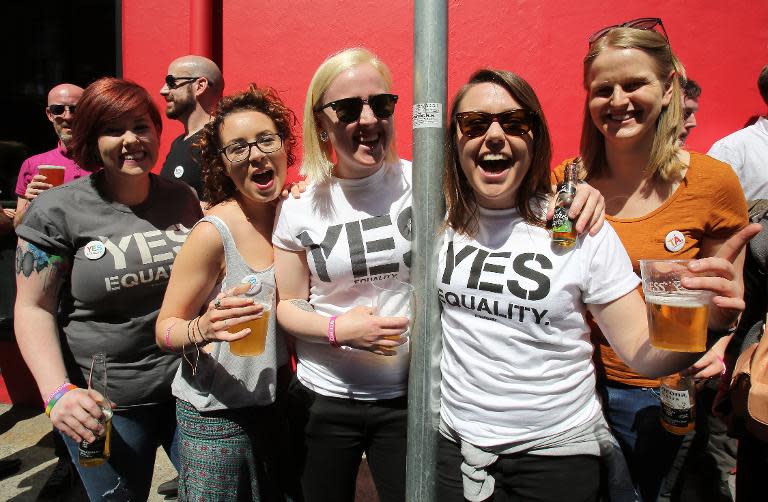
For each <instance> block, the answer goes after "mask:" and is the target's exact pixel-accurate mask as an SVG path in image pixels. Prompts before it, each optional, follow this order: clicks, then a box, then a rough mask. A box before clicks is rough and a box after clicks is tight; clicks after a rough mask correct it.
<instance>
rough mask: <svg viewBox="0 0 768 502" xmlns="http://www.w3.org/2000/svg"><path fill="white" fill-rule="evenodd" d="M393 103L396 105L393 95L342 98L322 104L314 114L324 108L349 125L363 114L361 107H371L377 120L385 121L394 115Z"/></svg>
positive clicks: (395, 97) (395, 96)
mask: <svg viewBox="0 0 768 502" xmlns="http://www.w3.org/2000/svg"><path fill="white" fill-rule="evenodd" d="M395 103H397V95H395V94H374V95H372V96H368V99H363V98H344V99H337V100H336V101H331V102H330V103H327V104H324V105H323V106H321V107H320V108H318V109H317V110H315V111H316V112H320V111H323V110H325V109H326V108H330V109H332V110H333V111H334V112H336V117H338V119H339V120H340V121H341V122H344V123H345V124H351V123H352V122H357V121H358V120H360V115H361V114H362V113H363V105H368V106H370V107H371V110H372V111H373V114H374V115H376V117H377V118H379V119H386V118H389V117H391V116H392V114H393V113H395Z"/></svg>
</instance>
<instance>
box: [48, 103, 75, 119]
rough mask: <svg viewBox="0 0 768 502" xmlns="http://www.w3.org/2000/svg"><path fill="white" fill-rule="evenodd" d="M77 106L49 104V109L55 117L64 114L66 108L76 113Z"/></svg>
mask: <svg viewBox="0 0 768 502" xmlns="http://www.w3.org/2000/svg"><path fill="white" fill-rule="evenodd" d="M75 108H76V105H48V111H49V112H51V115H53V116H54V117H58V116H59V115H64V112H65V111H66V110H69V113H71V114H72V115H74V114H75Z"/></svg>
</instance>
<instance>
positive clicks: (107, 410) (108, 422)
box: [77, 352, 112, 467]
mask: <svg viewBox="0 0 768 502" xmlns="http://www.w3.org/2000/svg"><path fill="white" fill-rule="evenodd" d="M88 389H93V390H95V391H97V392H98V393H100V394H101V395H102V396H104V402H102V403H101V411H102V414H103V418H102V419H101V424H102V425H103V426H104V433H103V434H101V435H100V436H99V437H97V438H96V440H95V441H94V442H92V443H89V442H88V441H86V440H82V441H80V443H79V444H78V447H77V456H78V461H79V462H80V465H82V466H84V467H94V466H97V465H101V464H103V463H104V462H106V461H107V460H109V448H110V437H111V436H112V406H111V405H110V401H109V397H107V356H106V354H104V352H97V353H96V354H94V355H93V359H92V360H91V373H90V376H89V377H88Z"/></svg>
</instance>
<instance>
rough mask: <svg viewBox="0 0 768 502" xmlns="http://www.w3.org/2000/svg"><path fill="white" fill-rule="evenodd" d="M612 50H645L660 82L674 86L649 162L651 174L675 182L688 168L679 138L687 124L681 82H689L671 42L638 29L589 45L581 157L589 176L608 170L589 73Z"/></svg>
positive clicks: (617, 30)
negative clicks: (593, 113)
mask: <svg viewBox="0 0 768 502" xmlns="http://www.w3.org/2000/svg"><path fill="white" fill-rule="evenodd" d="M610 48H614V49H615V48H618V49H637V50H640V51H643V52H644V53H646V54H647V55H648V56H650V57H651V59H652V60H653V62H654V66H655V68H654V70H655V73H656V76H657V77H658V79H659V80H660V81H661V82H662V83H663V85H664V88H665V89H667V87H666V86H672V99H671V100H670V102H669V104H668V105H667V106H665V107H662V109H661V113H659V117H658V119H657V120H656V133H655V135H654V138H653V146H652V147H651V155H650V159H649V161H648V173H650V174H651V175H652V176H653V177H654V178H658V179H661V180H663V181H673V180H676V179H679V178H680V177H681V171H682V170H683V168H684V167H685V165H684V164H683V163H682V162H681V161H680V160H679V159H678V153H679V151H680V145H679V143H678V137H679V136H680V131H681V129H682V124H683V106H682V102H683V98H682V96H683V95H682V90H681V88H680V79H681V78H682V79H683V80H685V78H686V77H685V68H684V67H683V65H682V63H680V61H679V60H678V59H677V56H675V54H674V53H673V52H672V48H671V47H670V46H669V42H668V41H667V40H666V39H665V38H664V37H663V36H662V35H661V34H660V33H657V32H655V31H653V30H640V29H636V28H614V29H612V30H611V31H609V32H608V33H606V34H605V36H603V37H601V38H599V39H597V40H596V41H595V42H593V43H592V45H590V46H589V52H587V55H586V57H585V58H584V88H585V89H586V91H587V94H586V97H585V99H584V122H583V125H582V128H581V156H582V158H583V161H584V167H585V168H586V170H587V177H588V178H589V177H600V176H603V175H605V174H606V172H607V171H608V165H607V161H606V155H605V137H604V136H603V134H602V133H601V132H600V130H599V129H598V128H597V126H595V124H594V123H593V122H592V117H591V115H590V113H589V101H590V95H589V70H590V68H591V65H592V62H593V61H594V60H595V58H597V56H599V55H600V54H601V53H602V52H603V51H604V50H606V49H610Z"/></svg>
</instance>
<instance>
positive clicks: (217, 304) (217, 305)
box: [213, 298, 221, 310]
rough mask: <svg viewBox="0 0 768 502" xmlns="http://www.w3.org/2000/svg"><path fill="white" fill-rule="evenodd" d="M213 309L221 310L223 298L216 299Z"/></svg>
mask: <svg viewBox="0 0 768 502" xmlns="http://www.w3.org/2000/svg"><path fill="white" fill-rule="evenodd" d="M213 308H215V309H217V310H218V309H220V308H221V298H216V301H215V302H213Z"/></svg>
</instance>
